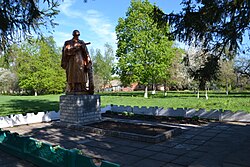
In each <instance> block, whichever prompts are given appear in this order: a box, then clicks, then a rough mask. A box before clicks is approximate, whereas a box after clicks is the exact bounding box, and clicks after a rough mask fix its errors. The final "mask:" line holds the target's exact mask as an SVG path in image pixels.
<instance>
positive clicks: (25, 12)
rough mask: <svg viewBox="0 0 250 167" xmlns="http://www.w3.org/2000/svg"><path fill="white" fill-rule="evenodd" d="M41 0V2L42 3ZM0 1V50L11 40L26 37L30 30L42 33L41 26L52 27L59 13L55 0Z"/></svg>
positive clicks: (11, 41)
mask: <svg viewBox="0 0 250 167" xmlns="http://www.w3.org/2000/svg"><path fill="white" fill-rule="evenodd" d="M42 2H43V3H42ZM42 2H41V1H39V0H36V1H33V0H15V1H0V20H1V24H0V52H1V51H3V50H6V48H7V46H8V45H10V44H12V43H13V42H17V41H20V40H21V39H26V38H27V37H28V36H30V35H31V33H32V32H34V33H36V34H38V35H42V32H41V27H45V28H46V29H48V28H49V27H50V26H52V27H54V26H55V25H56V23H55V22H54V20H53V19H54V17H55V16H56V15H57V14H58V13H59V10H57V7H58V6H59V3H58V2H57V1H55V0H43V1H42Z"/></svg>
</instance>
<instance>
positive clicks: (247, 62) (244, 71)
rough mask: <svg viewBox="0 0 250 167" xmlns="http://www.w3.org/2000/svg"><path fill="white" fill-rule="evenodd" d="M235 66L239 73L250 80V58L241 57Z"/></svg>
mask: <svg viewBox="0 0 250 167" xmlns="http://www.w3.org/2000/svg"><path fill="white" fill-rule="evenodd" d="M248 56H249V55H248ZM235 65H236V71H237V73H239V74H240V75H242V76H246V77H248V78H250V58H247V57H239V58H237V59H236V63H235Z"/></svg>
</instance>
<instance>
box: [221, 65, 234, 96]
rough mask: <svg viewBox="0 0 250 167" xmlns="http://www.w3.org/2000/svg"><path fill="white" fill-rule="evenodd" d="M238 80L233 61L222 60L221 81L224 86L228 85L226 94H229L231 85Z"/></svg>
mask: <svg viewBox="0 0 250 167" xmlns="http://www.w3.org/2000/svg"><path fill="white" fill-rule="evenodd" d="M235 80H236V74H235V72H234V62H233V61H223V60H221V61H220V73H219V81H220V83H222V85H223V86H225V87H226V94H227V95H228V91H229V85H231V84H232V82H233V81H235Z"/></svg>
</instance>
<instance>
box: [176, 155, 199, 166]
mask: <svg viewBox="0 0 250 167" xmlns="http://www.w3.org/2000/svg"><path fill="white" fill-rule="evenodd" d="M194 161H195V159H194V158H191V157H186V156H180V157H178V158H177V159H175V160H173V161H172V163H175V164H179V165H184V166H188V165H190V164H191V163H192V162H194Z"/></svg>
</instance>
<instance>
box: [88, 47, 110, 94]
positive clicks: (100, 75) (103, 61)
mask: <svg viewBox="0 0 250 167" xmlns="http://www.w3.org/2000/svg"><path fill="white" fill-rule="evenodd" d="M104 48H105V51H104V55H102V54H101V51H100V49H97V50H96V54H94V51H91V52H92V54H93V55H94V56H93V70H94V80H95V87H96V89H97V90H98V91H100V90H101V89H102V88H105V87H106V86H107V85H108V84H109V82H110V80H111V78H112V68H113V60H114V51H113V48H112V46H111V45H109V44H108V43H106V44H105V45H104Z"/></svg>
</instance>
